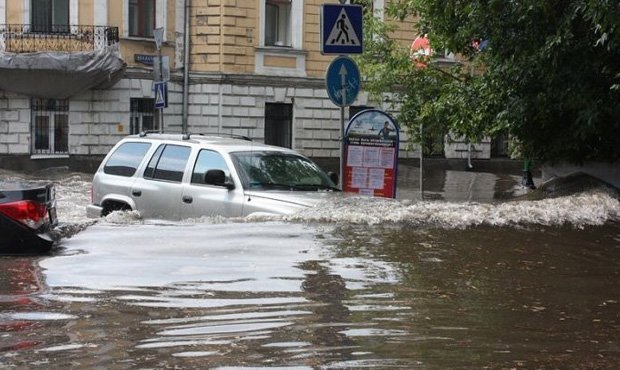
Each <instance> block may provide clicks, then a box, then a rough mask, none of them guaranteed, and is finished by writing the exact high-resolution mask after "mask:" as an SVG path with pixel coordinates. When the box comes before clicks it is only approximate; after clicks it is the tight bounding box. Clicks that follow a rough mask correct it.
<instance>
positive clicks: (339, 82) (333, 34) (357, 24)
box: [321, 0, 364, 188]
mask: <svg viewBox="0 0 620 370" xmlns="http://www.w3.org/2000/svg"><path fill="white" fill-rule="evenodd" d="M345 2H346V1H345V0H340V4H323V5H322V6H321V54H324V55H325V54H339V55H340V56H339V57H337V58H336V59H334V60H333V61H332V62H331V64H330V65H329V67H328V68H327V73H326V75H325V82H326V85H327V94H328V95H329V99H330V100H331V101H332V102H333V103H334V104H336V105H337V106H339V107H340V138H341V141H340V179H341V180H340V184H341V188H342V187H343V185H342V182H343V180H342V179H343V176H344V107H346V106H349V105H351V104H353V102H354V101H355V99H356V98H357V94H358V93H359V88H360V86H361V78H360V72H359V69H358V68H357V65H356V64H355V62H354V61H353V60H351V59H350V58H348V57H346V56H343V54H361V53H362V52H363V51H364V47H363V36H364V34H363V32H362V31H363V29H362V20H363V17H362V15H363V12H362V10H363V9H362V6H361V5H350V4H344V3H345Z"/></svg>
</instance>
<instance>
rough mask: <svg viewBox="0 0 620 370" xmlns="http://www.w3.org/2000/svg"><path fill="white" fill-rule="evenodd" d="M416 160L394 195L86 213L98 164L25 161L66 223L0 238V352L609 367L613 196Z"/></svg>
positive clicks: (105, 362) (619, 265)
mask: <svg viewBox="0 0 620 370" xmlns="http://www.w3.org/2000/svg"><path fill="white" fill-rule="evenodd" d="M407 170H409V172H407ZM415 170H417V169H415V168H410V169H405V170H403V171H402V173H403V175H402V176H401V181H402V182H405V185H410V186H409V187H407V186H403V187H401V190H399V199H397V200H385V199H370V198H358V197H351V198H346V199H342V200H340V201H337V202H332V203H330V204H326V205H324V206H323V207H321V208H316V209H310V210H307V211H305V212H302V213H299V214H296V215H292V216H287V217H274V218H260V219H257V218H254V219H221V218H202V219H198V220H185V221H181V222H174V223H172V222H163V221H155V220H142V219H140V218H139V217H138V215H136V214H132V213H125V214H119V213H114V214H112V215H110V216H108V217H107V218H106V219H104V220H101V221H99V222H96V223H93V222H91V221H89V220H86V219H85V215H84V213H85V212H84V206H85V205H86V204H87V203H88V201H89V198H90V194H89V180H90V176H89V175H84V174H74V173H68V172H62V171H61V173H57V171H51V172H49V173H38V174H35V175H33V176H35V177H37V178H47V179H52V180H54V181H55V182H56V184H57V199H58V213H59V218H60V219H61V221H64V222H65V225H64V226H63V227H64V230H65V232H66V237H65V238H64V239H63V241H62V243H61V245H60V248H59V249H58V250H57V251H55V252H54V253H53V254H51V255H49V256H38V257H37V256H34V257H32V256H31V257H14V256H13V257H9V256H6V257H0V366H2V367H3V368H24V369H25V368H68V367H71V368H112V369H144V368H156V369H162V368H180V369H183V368H200V369H202V368H217V369H250V368H251V369H256V368H286V369H350V368H376V369H392V368H402V369H412V368H420V369H427V368H430V369H445V368H472V369H480V368H493V369H495V368H506V369H513V368H528V369H532V368H571V369H592V368H597V369H612V368H616V367H617V364H618V363H620V284H618V281H619V274H620V202H619V201H618V198H617V197H616V196H614V195H613V194H610V193H609V192H607V191H605V190H602V189H590V190H587V191H584V192H580V193H576V194H572V195H567V196H562V197H556V198H547V199H542V200H537V201H532V200H518V201H517V200H514V199H512V200H511V199H510V198H511V197H513V198H514V196H517V195H520V194H522V193H524V192H525V191H524V190H523V189H521V187H520V186H519V182H520V177H518V176H510V175H498V174H490V173H476V172H465V171H436V173H435V174H433V175H432V176H430V177H429V180H428V183H426V182H425V186H426V187H427V189H426V191H427V192H428V193H427V194H426V197H425V200H424V201H420V200H419V194H418V193H417V192H416V190H417V185H411V183H412V182H413V180H412V179H413V178H414V177H415ZM0 175H2V176H5V177H11V176H15V177H24V176H26V175H23V174H16V173H9V172H6V171H4V172H0Z"/></svg>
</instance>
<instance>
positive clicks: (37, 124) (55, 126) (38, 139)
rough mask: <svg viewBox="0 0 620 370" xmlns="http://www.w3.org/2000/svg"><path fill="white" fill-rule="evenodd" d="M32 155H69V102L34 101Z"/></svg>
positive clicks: (32, 108) (32, 102)
mask: <svg viewBox="0 0 620 370" xmlns="http://www.w3.org/2000/svg"><path fill="white" fill-rule="evenodd" d="M31 111H32V124H31V137H32V140H31V152H32V154H44V155H54V154H69V101H68V100H55V99H32V101H31Z"/></svg>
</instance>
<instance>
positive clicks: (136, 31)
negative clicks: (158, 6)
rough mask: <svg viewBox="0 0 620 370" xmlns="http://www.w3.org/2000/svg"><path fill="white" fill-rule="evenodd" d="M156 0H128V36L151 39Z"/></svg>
mask: <svg viewBox="0 0 620 370" xmlns="http://www.w3.org/2000/svg"><path fill="white" fill-rule="evenodd" d="M155 2H156V0H129V12H128V16H129V22H128V23H129V24H128V28H129V36H132V37H153V30H154V29H155Z"/></svg>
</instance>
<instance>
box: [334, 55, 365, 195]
mask: <svg viewBox="0 0 620 370" xmlns="http://www.w3.org/2000/svg"><path fill="white" fill-rule="evenodd" d="M325 85H326V87H327V95H328V96H329V99H330V100H331V101H332V102H333V103H334V104H336V105H337V106H339V107H340V136H341V138H342V140H341V142H340V179H341V181H340V182H341V184H342V178H343V175H344V107H346V106H349V105H351V104H353V102H354V101H355V99H356V98H357V95H358V93H359V91H360V85H361V77H360V71H359V68H357V64H355V62H354V61H353V60H352V59H351V58H349V57H346V56H340V57H337V58H336V59H334V60H333V61H332V62H331V63H330V64H329V67H327V73H326V74H325Z"/></svg>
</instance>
